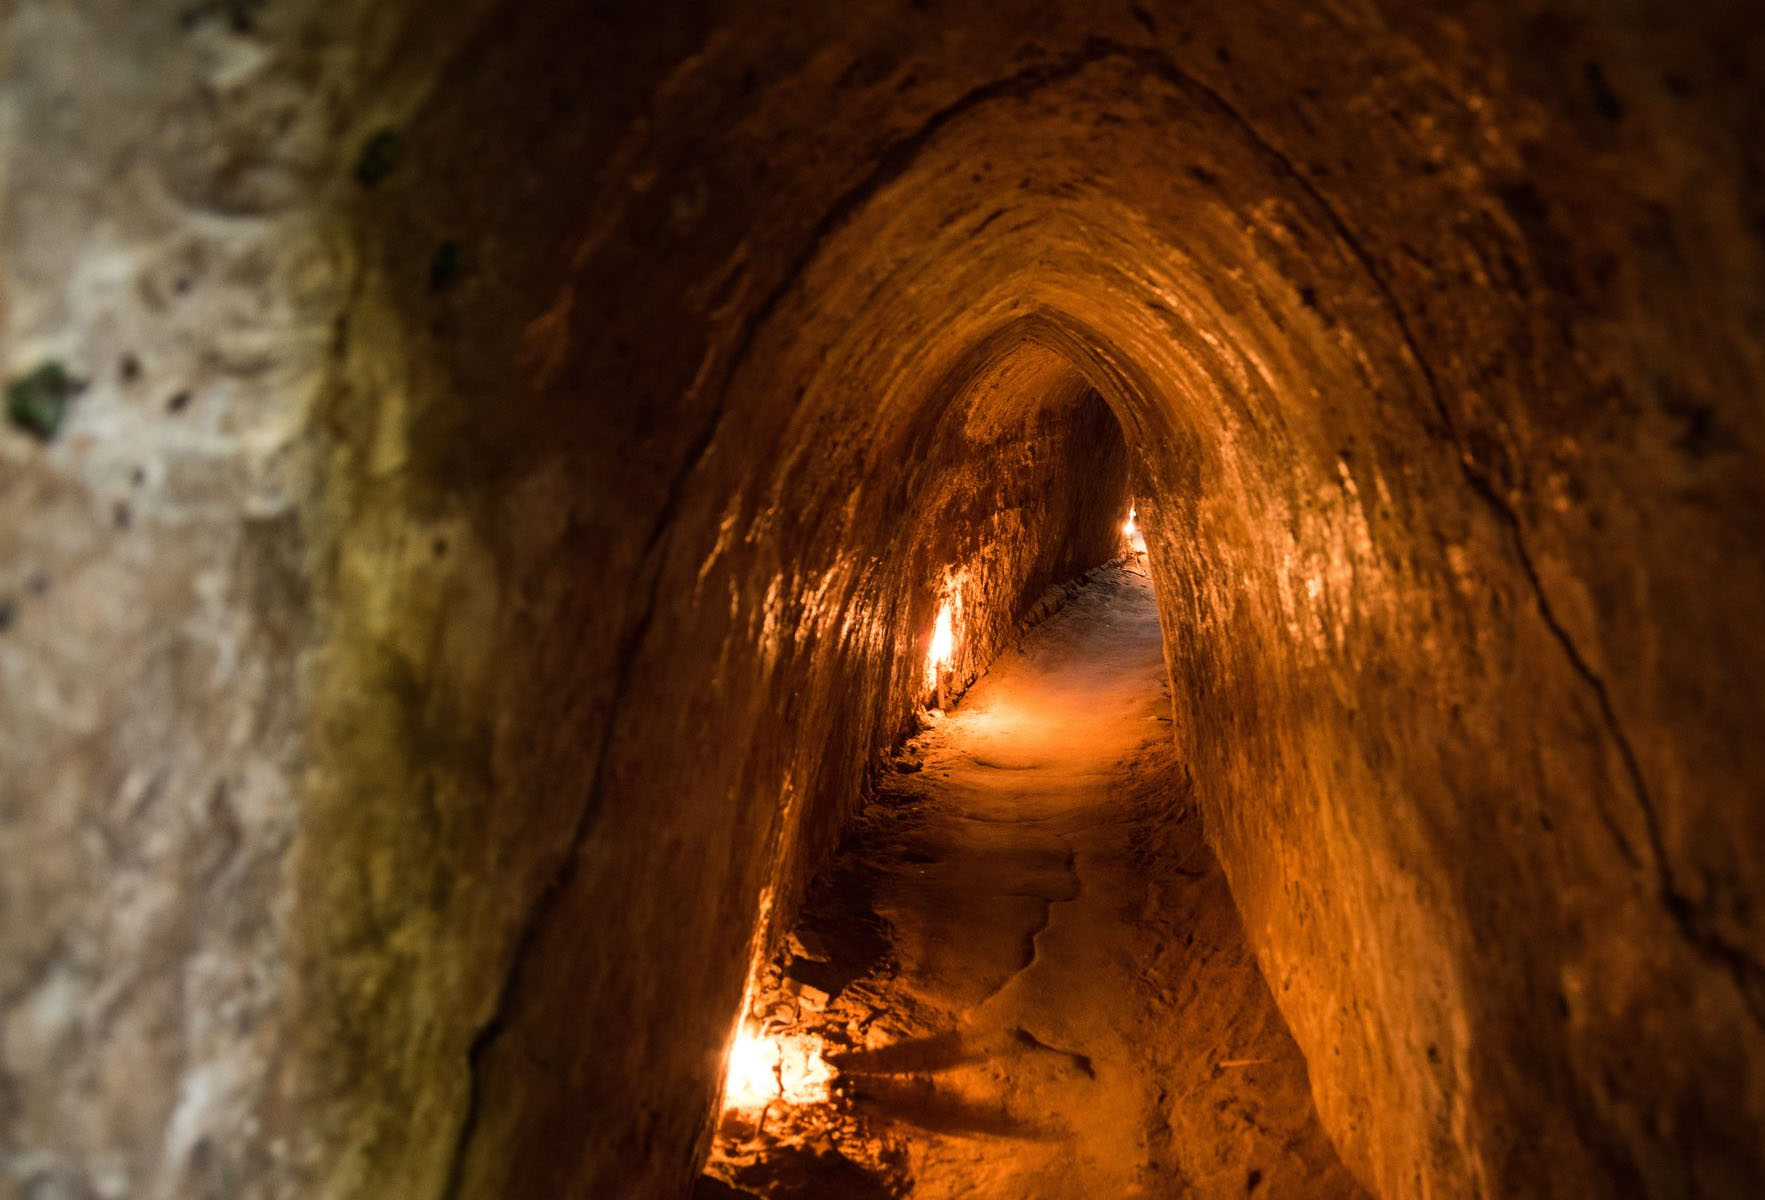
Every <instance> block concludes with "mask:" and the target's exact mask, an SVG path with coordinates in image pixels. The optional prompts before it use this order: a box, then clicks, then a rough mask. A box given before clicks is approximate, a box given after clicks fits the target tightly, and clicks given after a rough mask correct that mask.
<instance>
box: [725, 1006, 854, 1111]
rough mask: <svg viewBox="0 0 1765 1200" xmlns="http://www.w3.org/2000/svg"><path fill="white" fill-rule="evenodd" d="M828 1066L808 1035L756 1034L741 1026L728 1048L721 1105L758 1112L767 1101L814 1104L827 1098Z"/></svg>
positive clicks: (815, 1041)
mask: <svg viewBox="0 0 1765 1200" xmlns="http://www.w3.org/2000/svg"><path fill="white" fill-rule="evenodd" d="M833 1075H834V1072H833V1067H832V1066H830V1065H829V1064H828V1062H827V1059H826V1058H824V1057H823V1056H822V1052H821V1039H820V1038H817V1037H814V1036H813V1035H810V1034H788V1033H781V1034H775V1035H773V1036H770V1037H769V1036H766V1035H765V1034H761V1033H756V1032H754V1031H753V1030H751V1029H749V1028H747V1026H746V1025H744V1026H743V1027H742V1028H741V1029H740V1030H738V1031H737V1033H736V1035H735V1042H734V1043H733V1044H732V1045H731V1046H730V1048H729V1064H728V1067H727V1069H726V1071H725V1074H724V1077H723V1108H724V1111H725V1112H728V1111H730V1110H739V1111H743V1112H758V1111H760V1110H761V1109H764V1108H765V1107H766V1106H767V1105H769V1104H774V1103H778V1102H781V1101H782V1102H783V1103H785V1104H818V1103H820V1102H822V1101H824V1100H826V1099H827V1098H828V1096H829V1089H830V1087H831V1086H832V1084H833Z"/></svg>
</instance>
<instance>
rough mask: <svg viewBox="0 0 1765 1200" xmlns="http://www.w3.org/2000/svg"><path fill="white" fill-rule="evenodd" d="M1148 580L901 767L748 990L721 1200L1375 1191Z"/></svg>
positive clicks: (1035, 640)
mask: <svg viewBox="0 0 1765 1200" xmlns="http://www.w3.org/2000/svg"><path fill="white" fill-rule="evenodd" d="M1128 561H1129V563H1130V564H1133V565H1127V566H1124V565H1122V564H1114V565H1111V566H1108V567H1104V568H1100V569H1099V570H1097V571H1095V572H1093V573H1091V575H1090V576H1089V577H1088V580H1087V581H1086V582H1085V583H1084V584H1083V585H1082V586H1078V585H1074V586H1072V587H1071V589H1070V590H1071V594H1072V597H1073V598H1072V600H1071V602H1070V603H1068V604H1067V605H1066V606H1065V607H1064V608H1063V609H1061V610H1060V611H1059V612H1057V613H1056V614H1055V615H1054V616H1053V617H1052V618H1050V619H1049V620H1047V621H1046V622H1045V623H1043V624H1041V625H1039V626H1037V627H1036V628H1034V629H1033V630H1031V631H1030V632H1029V634H1028V635H1027V636H1026V637H1025V638H1024V639H1023V641H1022V642H1021V644H1020V645H1019V647H1018V648H1015V649H1011V650H1007V651H1006V652H1005V653H1004V654H1002V655H1001V656H1000V657H999V658H998V659H996V660H995V661H994V662H993V664H992V668H991V670H990V671H989V673H988V674H987V675H986V676H985V677H984V678H983V679H981V680H980V681H979V682H978V683H977V684H976V685H975V686H974V687H973V688H972V689H971V690H970V691H969V692H968V693H967V694H966V695H965V696H964V697H963V699H962V701H961V704H960V706H959V707H957V708H956V709H954V711H952V712H950V713H949V714H948V715H947V716H944V717H943V719H941V720H939V721H937V723H936V724H935V725H934V726H933V727H932V728H931V729H930V730H928V731H927V732H925V733H922V734H920V735H919V736H918V737H916V738H915V739H913V741H911V742H910V743H909V744H908V745H907V747H906V748H905V749H904V750H903V752H902V753H901V754H900V755H899V756H898V757H896V758H895V760H894V762H893V766H892V769H891V770H890V771H889V772H888V773H887V774H886V775H885V777H884V779H883V782H882V783H881V785H880V786H879V788H878V790H877V794H876V796H875V798H874V799H873V801H872V802H871V804H870V806H869V807H867V808H866V809H865V810H864V811H863V812H861V813H860V814H859V818H858V822H857V825H856V828H855V830H854V832H853V834H852V835H851V836H850V837H849V838H848V839H847V841H846V843H845V844H844V845H843V846H842V848H841V850H840V852H839V854H838V856H837V857H836V858H835V860H834V862H833V864H832V866H831V867H830V868H829V870H828V872H827V873H826V874H825V875H823V876H822V877H821V879H819V880H818V881H817V884H816V886H815V887H814V888H813V889H812V890H811V892H810V898H809V901H808V903H807V905H806V907H805V909H804V912H803V915H802V919H801V922H800V924H799V925H798V927H797V929H796V931H795V932H794V933H793V935H792V937H791V939H790V942H789V944H788V950H787V951H786V953H785V954H784V955H782V956H781V958H780V959H779V961H778V962H777V964H775V965H774V967H773V969H772V970H770V971H768V972H767V973H766V974H765V975H764V976H763V977H762V980H761V984H760V986H759V987H758V988H757V989H756V991H755V993H754V994H753V995H752V996H751V998H750V1000H749V1005H750V1014H749V1020H748V1021H747V1023H746V1028H745V1032H744V1034H743V1035H742V1036H743V1037H744V1038H745V1039H749V1040H747V1041H744V1042H741V1043H738V1047H737V1050H736V1055H735V1059H734V1063H733V1075H732V1077H731V1079H730V1080H728V1081H727V1082H726V1094H725V1108H724V1117H723V1119H722V1122H721V1125H720V1130H719V1137H718V1140H717V1142H716V1145H715V1147H714V1149H713V1151H712V1157H711V1172H712V1176H711V1178H710V1179H708V1180H706V1181H702V1182H701V1185H700V1188H699V1191H698V1195H699V1196H700V1197H705V1198H709V1197H719V1196H722V1197H729V1196H764V1197H768V1198H772V1200H782V1198H787V1197H789V1198H802V1200H812V1198H823V1197H825V1198H832V1197H841V1198H843V1200H863V1198H865V1197H885V1196H913V1197H916V1198H918V1200H958V1198H961V1197H1000V1198H1003V1197H1013V1198H1020V1200H1094V1198H1096V1197H1104V1196H1109V1197H1117V1196H1119V1197H1130V1196H1177V1195H1181V1196H1191V1197H1196V1198H1197V1200H1213V1198H1216V1197H1217V1198H1219V1200H1227V1198H1230V1200H1238V1198H1239V1197H1243V1196H1245V1195H1252V1194H1254V1195H1258V1196H1265V1197H1272V1198H1307V1200H1333V1198H1338V1197H1340V1198H1343V1200H1348V1198H1355V1200H1364V1196H1365V1193H1364V1192H1362V1191H1361V1189H1360V1187H1359V1185H1358V1184H1356V1183H1355V1182H1354V1181H1353V1179H1352V1178H1351V1177H1350V1176H1349V1175H1348V1173H1347V1172H1346V1171H1344V1170H1343V1168H1342V1166H1341V1164H1340V1162H1339V1161H1338V1160H1337V1158H1336V1154H1335V1151H1334V1149H1333V1148H1332V1147H1331V1146H1330V1144H1329V1141H1328V1139H1327V1138H1326V1137H1325V1136H1324V1133H1323V1131H1322V1128H1321V1126H1320V1125H1319V1124H1318V1120H1317V1117H1316V1114H1315V1112H1314V1111H1313V1108H1312V1102H1311V1093H1310V1089H1309V1085H1308V1082H1307V1079H1306V1071H1305V1063H1304V1060H1303V1058H1302V1057H1301V1056H1300V1053H1299V1050H1298V1047H1297V1046H1295V1045H1294V1043H1293V1040H1292V1038H1291V1036H1290V1035H1289V1034H1288V1033H1287V1028H1286V1024H1285V1022H1284V1021H1283V1020H1282V1019H1281V1016H1280V1014H1279V1012H1278V1011H1277V1010H1276V1008H1275V1005H1274V1002H1273V999H1272V998H1271V996H1270V995H1269V992H1268V989H1267V986H1266V984H1265V983H1264V981H1263V978H1262V975H1261V973H1260V972H1259V970H1258V969H1257V967H1256V964H1255V959H1254V956H1253V954H1252V951H1251V948H1250V945H1249V943H1248V941H1247V940H1246V939H1245V937H1244V933H1243V929H1242V926H1241V924H1240V922H1239V918H1238V915H1237V911H1236V909H1235V908H1234V907H1233V905H1232V899H1231V893H1230V891H1229V890H1228V888H1227V886H1226V883H1225V878H1224V876H1223V875H1222V874H1221V872H1220V869H1219V866H1218V864H1217V862H1216V861H1215V859H1214V857H1213V854H1212V852H1211V851H1209V850H1208V849H1207V847H1206V845H1205V843H1204V842H1203V841H1202V839H1201V833H1200V822H1199V820H1198V814H1197V813H1196V811H1195V809H1194V807H1193V806H1192V805H1191V804H1190V803H1188V800H1187V787H1186V777H1185V773H1184V770H1183V767H1182V765H1181V764H1180V763H1179V761H1178V760H1177V757H1176V754H1175V750H1174V744H1173V742H1172V740H1171V737H1170V733H1169V729H1168V725H1169V722H1170V720H1171V717H1170V711H1171V710H1170V692H1169V685H1168V682H1167V680H1166V675H1165V666H1164V658H1163V655H1162V653H1161V645H1160V643H1161V638H1160V631H1159V624H1158V613H1157V609H1156V606H1155V604H1154V601H1153V595H1152V586H1151V583H1150V581H1149V579H1148V578H1147V577H1146V576H1145V575H1144V574H1143V567H1141V566H1139V565H1138V564H1134V563H1133V560H1132V559H1129V560H1128ZM1060 594H1062V595H1064V594H1065V593H1060ZM1259 1189H1260V1190H1259Z"/></svg>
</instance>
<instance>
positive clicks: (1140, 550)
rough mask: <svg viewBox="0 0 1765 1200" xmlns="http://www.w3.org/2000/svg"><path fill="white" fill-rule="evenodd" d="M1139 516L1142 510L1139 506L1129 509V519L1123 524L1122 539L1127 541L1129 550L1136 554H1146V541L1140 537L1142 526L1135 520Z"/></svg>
mask: <svg viewBox="0 0 1765 1200" xmlns="http://www.w3.org/2000/svg"><path fill="white" fill-rule="evenodd" d="M1139 515H1140V510H1139V508H1138V507H1137V506H1130V507H1129V508H1128V519H1127V520H1126V521H1125V522H1123V523H1122V537H1123V538H1125V539H1127V543H1128V549H1130V550H1132V551H1133V552H1134V553H1135V554H1144V553H1146V539H1145V538H1144V537H1142V536H1141V535H1140V526H1139V525H1138V524H1137V523H1136V522H1135V520H1134V518H1135V517H1138V516H1139Z"/></svg>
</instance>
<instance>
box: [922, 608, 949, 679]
mask: <svg viewBox="0 0 1765 1200" xmlns="http://www.w3.org/2000/svg"><path fill="white" fill-rule="evenodd" d="M955 657H956V610H955V608H954V606H952V604H951V603H950V601H948V600H946V601H944V602H943V604H941V605H939V606H938V620H937V624H935V625H933V626H932V648H931V652H930V653H929V654H927V655H926V659H925V685H926V686H927V687H928V688H935V687H937V686H938V673H939V672H940V671H942V670H944V669H945V668H946V667H948V666H949V665H950V664H951V663H952V662H953V661H955Z"/></svg>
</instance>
